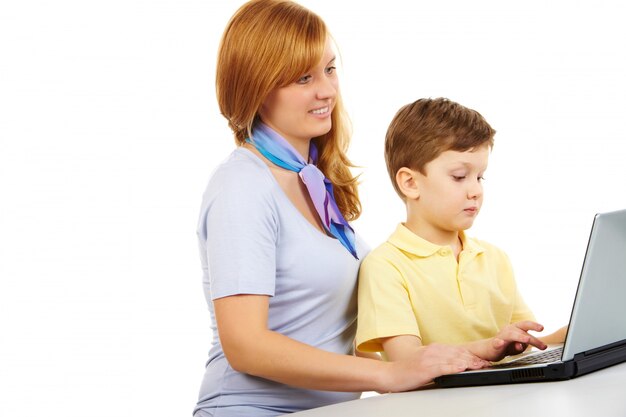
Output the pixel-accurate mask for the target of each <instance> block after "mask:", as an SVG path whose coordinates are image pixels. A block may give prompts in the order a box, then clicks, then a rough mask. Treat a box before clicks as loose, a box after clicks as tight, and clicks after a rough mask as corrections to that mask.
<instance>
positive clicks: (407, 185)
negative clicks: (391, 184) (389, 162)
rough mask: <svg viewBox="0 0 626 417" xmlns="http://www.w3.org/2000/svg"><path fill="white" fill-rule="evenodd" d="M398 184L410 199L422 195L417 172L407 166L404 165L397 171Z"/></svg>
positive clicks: (415, 198)
mask: <svg viewBox="0 0 626 417" xmlns="http://www.w3.org/2000/svg"><path fill="white" fill-rule="evenodd" d="M396 184H398V188H399V189H400V191H401V192H402V194H404V196H405V197H406V198H407V199H409V200H417V199H418V198H419V196H420V192H419V187H418V186H417V172H415V171H413V170H412V169H409V168H407V167H402V168H400V169H399V170H398V172H396Z"/></svg>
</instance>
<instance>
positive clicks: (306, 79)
mask: <svg viewBox="0 0 626 417" xmlns="http://www.w3.org/2000/svg"><path fill="white" fill-rule="evenodd" d="M310 79H311V76H310V75H303V76H302V77H300V78H298V81H296V83H298V84H306V83H308V82H309V80H310Z"/></svg>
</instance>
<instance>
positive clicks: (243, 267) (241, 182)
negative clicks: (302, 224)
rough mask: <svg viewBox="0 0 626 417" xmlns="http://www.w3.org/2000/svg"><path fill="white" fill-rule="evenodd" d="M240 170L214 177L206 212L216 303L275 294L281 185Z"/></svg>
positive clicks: (203, 225)
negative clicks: (275, 192) (233, 297)
mask: <svg viewBox="0 0 626 417" xmlns="http://www.w3.org/2000/svg"><path fill="white" fill-rule="evenodd" d="M239 165H242V166H238V165H237V164H231V165H229V166H228V168H223V169H221V170H218V171H216V172H215V173H214V174H213V177H212V178H211V181H210V182H209V186H208V188H207V191H206V193H205V197H204V201H203V208H202V210H201V218H200V227H199V237H200V242H201V250H202V249H204V250H205V251H206V253H205V255H206V262H207V272H208V277H209V288H210V292H211V299H213V300H215V299H217V298H221V297H226V296H229V295H236V294H263V295H269V296H273V295H274V292H275V281H276V239H277V235H278V231H277V230H278V220H277V215H278V213H277V210H276V204H275V202H274V199H273V194H272V190H273V187H274V186H276V184H275V183H273V182H272V181H271V178H269V175H271V174H270V173H269V172H267V173H265V172H263V171H260V170H259V169H258V167H254V166H253V167H252V168H256V169H250V167H248V166H246V165H245V164H239ZM203 235H204V236H203ZM203 240H204V243H205V244H204V248H203V247H202V246H203V245H202V242H203Z"/></svg>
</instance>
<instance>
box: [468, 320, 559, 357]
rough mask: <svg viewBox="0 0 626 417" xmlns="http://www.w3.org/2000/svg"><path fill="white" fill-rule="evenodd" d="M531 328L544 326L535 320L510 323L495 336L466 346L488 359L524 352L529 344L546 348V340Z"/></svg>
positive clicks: (535, 329) (538, 329) (538, 347)
mask: <svg viewBox="0 0 626 417" xmlns="http://www.w3.org/2000/svg"><path fill="white" fill-rule="evenodd" d="M531 330H532V331H536V332H540V331H542V330H543V326H542V325H541V324H539V323H535V322H533V321H521V322H518V323H513V324H509V325H508V326H505V327H503V328H502V330H500V331H499V332H498V334H497V335H495V336H494V337H492V338H489V339H483V340H477V341H475V342H470V343H467V344H465V347H466V348H467V349H468V350H469V351H470V352H472V353H473V354H474V355H476V356H478V357H479V358H482V359H485V360H488V361H499V360H501V359H503V358H504V357H506V356H509V355H516V354H518V353H522V352H523V351H524V350H526V348H528V347H529V346H534V347H536V348H537V349H541V350H544V349H545V348H546V347H547V344H546V342H544V341H543V340H541V339H539V338H537V337H535V336H533V335H531V334H529V333H528V332H529V331H531ZM555 334H556V333H555ZM550 336H552V335H550Z"/></svg>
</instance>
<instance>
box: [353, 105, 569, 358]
mask: <svg viewBox="0 0 626 417" xmlns="http://www.w3.org/2000/svg"><path fill="white" fill-rule="evenodd" d="M494 134H495V130H493V129H492V128H491V126H489V124H488V123H487V122H486V121H485V119H484V118H483V117H482V116H481V115H480V114H479V113H478V112H476V111H474V110H471V109H468V108H466V107H463V106H461V105H460V104H458V103H455V102H453V101H450V100H447V99H443V98H439V99H420V100H417V101H416V102H414V103H412V104H409V105H406V106H404V107H403V108H401V109H400V111H399V112H398V113H397V114H396V116H395V117H394V119H393V120H392V122H391V125H390V126H389V129H388V130H387V136H386V140H385V159H386V161H387V169H388V172H389V176H390V177H391V181H392V183H393V186H394V188H395V190H396V192H397V193H398V195H399V196H400V198H402V200H404V202H405V204H406V210H407V220H406V222H405V223H403V224H400V225H398V227H397V229H396V231H395V232H394V233H393V234H392V235H391V237H390V238H389V240H388V241H387V242H385V243H383V244H382V245H381V246H379V247H378V248H376V249H374V250H373V251H372V252H370V254H369V255H368V256H367V257H366V258H365V260H364V261H363V264H362V265H361V269H360V272H359V309H358V311H359V313H358V328H357V337H356V343H357V348H358V349H359V350H361V351H364V352H380V351H383V352H384V353H385V355H384V356H386V358H387V359H388V360H392V361H394V360H399V359H402V358H404V357H407V356H409V355H412V354H414V353H415V352H416V351H418V350H419V349H420V347H421V346H422V345H427V344H430V343H434V342H437V343H447V344H465V345H466V346H467V347H468V349H469V350H470V351H471V352H472V353H474V354H475V355H477V356H479V357H481V358H483V359H486V360H491V361H496V360H500V359H502V358H503V357H504V356H506V355H509V354H515V353H519V352H521V351H523V350H524V349H526V347H528V345H533V346H535V347H537V348H539V349H545V347H546V343H557V342H562V341H563V340H562V339H563V335H564V329H561V330H560V331H558V332H557V333H554V334H552V335H550V336H547V337H546V338H543V339H542V340H540V339H537V338H535V337H533V336H531V335H530V334H529V333H528V331H529V330H532V331H542V330H543V327H542V326H541V325H540V324H538V323H535V322H534V316H533V314H532V312H531V311H530V309H529V308H528V307H527V306H526V304H525V303H524V300H523V299H522V296H521V295H520V294H519V292H518V290H517V286H516V284H515V279H514V276H513V271H512V268H511V264H510V262H509V259H508V258H507V256H506V254H505V253H504V252H502V251H501V250H500V249H498V248H497V247H495V246H493V245H490V244H489V243H486V242H483V241H479V240H476V239H472V238H469V237H467V236H466V235H465V233H464V230H466V229H468V228H470V227H471V226H472V223H473V222H474V219H476V216H477V215H478V213H479V211H480V208H481V205H482V201H483V187H482V181H483V175H484V173H485V170H486V169H487V163H488V159H489V152H490V151H491V148H492V146H493V136H494Z"/></svg>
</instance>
